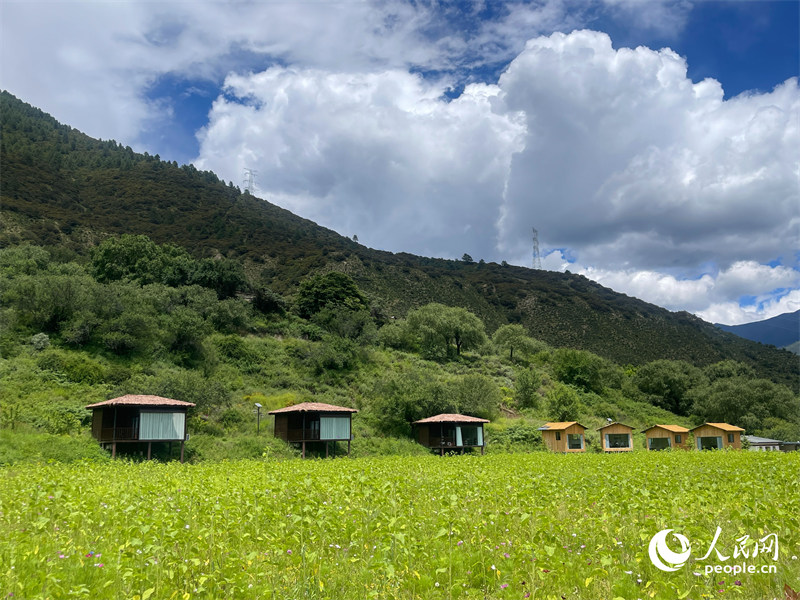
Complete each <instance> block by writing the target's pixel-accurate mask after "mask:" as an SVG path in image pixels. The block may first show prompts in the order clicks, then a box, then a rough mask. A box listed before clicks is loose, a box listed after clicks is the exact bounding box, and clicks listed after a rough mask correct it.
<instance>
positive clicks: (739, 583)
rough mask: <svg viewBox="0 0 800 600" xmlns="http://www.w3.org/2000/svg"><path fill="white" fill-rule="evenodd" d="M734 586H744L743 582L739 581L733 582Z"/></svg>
mask: <svg viewBox="0 0 800 600" xmlns="http://www.w3.org/2000/svg"><path fill="white" fill-rule="evenodd" d="M733 585H742V582H741V581H740V580H738V579H737V580H736V581H734V582H733Z"/></svg>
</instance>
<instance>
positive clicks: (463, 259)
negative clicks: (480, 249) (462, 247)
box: [461, 252, 475, 263]
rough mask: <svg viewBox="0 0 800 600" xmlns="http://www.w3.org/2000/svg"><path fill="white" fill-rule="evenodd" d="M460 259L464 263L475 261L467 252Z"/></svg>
mask: <svg viewBox="0 0 800 600" xmlns="http://www.w3.org/2000/svg"><path fill="white" fill-rule="evenodd" d="M461 260H462V261H464V262H465V263H473V262H475V261H474V260H472V257H471V256H470V255H469V254H467V253H466V252H465V253H464V255H463V256H462V257H461Z"/></svg>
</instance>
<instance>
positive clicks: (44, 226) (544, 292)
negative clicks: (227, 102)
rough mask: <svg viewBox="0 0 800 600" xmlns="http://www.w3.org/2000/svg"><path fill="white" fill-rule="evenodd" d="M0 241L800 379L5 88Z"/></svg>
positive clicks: (701, 337) (624, 360) (665, 314)
mask: <svg viewBox="0 0 800 600" xmlns="http://www.w3.org/2000/svg"><path fill="white" fill-rule="evenodd" d="M0 133H1V134H2V137H1V138H0V164H1V165H2V179H0V209H1V210H0V246H7V245H10V244H18V243H22V242H31V243H35V244H41V245H53V246H60V247H62V248H64V249H65V251H73V252H77V253H78V254H85V253H86V252H87V250H88V249H89V248H91V247H92V246H93V245H95V244H96V243H97V242H98V241H99V240H102V239H103V238H104V237H106V236H108V235H114V234H122V233H135V234H145V235H147V236H149V237H150V238H152V239H153V240H154V241H156V242H159V243H165V242H171V243H174V244H178V245H181V246H183V247H185V248H186V249H187V250H189V251H190V252H191V253H192V254H193V255H195V256H197V257H217V256H224V257H228V258H231V259H236V260H239V261H242V263H243V264H244V267H245V271H246V273H247V274H248V277H249V278H250V280H251V281H252V282H254V283H255V282H259V283H263V284H266V285H268V286H269V287H270V288H272V289H273V290H274V291H276V292H278V293H280V294H283V295H286V296H291V295H292V294H293V293H294V291H295V289H296V287H297V285H298V283H299V282H300V281H301V280H302V279H304V278H305V277H307V276H308V275H309V274H311V273H314V272H324V271H328V270H339V271H344V272H346V273H348V274H349V275H351V276H352V277H353V278H354V279H355V280H356V282H357V283H358V285H359V286H360V288H361V289H362V290H363V291H365V292H366V293H367V294H368V295H369V296H370V298H371V299H372V301H373V305H374V306H375V307H376V308H377V309H378V310H380V311H382V312H383V313H384V314H385V315H386V316H387V317H392V316H397V317H400V316H403V315H405V313H406V312H407V311H408V310H409V309H411V308H414V307H417V306H421V305H423V304H426V303H429V302H434V301H436V302H442V303H444V304H448V305H453V306H463V307H465V308H467V309H469V310H470V311H472V312H474V313H475V314H476V315H478V316H479V317H480V318H481V319H482V320H483V321H484V322H485V323H486V326H487V328H488V329H489V332H490V333H491V331H493V330H494V329H496V328H497V327H498V326H500V325H502V324H505V323H521V324H522V325H524V326H525V327H526V328H527V329H528V331H529V332H530V334H531V335H532V336H534V337H536V338H539V339H541V340H543V341H545V342H547V343H548V344H551V345H553V346H556V347H572V348H579V349H584V350H589V351H591V352H594V353H596V354H599V355H601V356H605V357H607V358H610V359H612V360H614V361H616V362H618V363H619V364H634V365H637V364H643V363H645V362H649V361H652V360H656V359H660V358H667V359H682V360H686V361H689V362H691V363H694V364H696V365H698V366H702V365H707V364H711V363H715V362H718V361H721V360H725V359H733V360H736V361H741V362H745V363H747V364H750V365H752V366H753V367H754V368H755V369H756V372H757V373H758V374H759V375H761V376H763V377H768V378H770V379H772V380H774V381H777V382H781V383H786V384H788V385H790V386H791V387H792V389H797V388H798V383H800V373H799V372H798V369H797V362H796V356H794V355H793V354H791V353H789V352H786V351H781V350H776V349H774V348H769V347H766V346H763V345H760V344H756V343H753V342H751V341H748V340H745V339H742V338H740V337H737V336H734V335H732V334H730V333H728V332H725V331H722V330H720V329H718V328H717V327H714V326H713V325H711V324H709V323H706V322H704V321H702V320H701V319H699V318H697V317H695V316H693V315H691V314H689V313H685V312H680V313H672V312H669V311H667V310H665V309H663V308H660V307H657V306H654V305H652V304H648V303H646V302H643V301H641V300H638V299H636V298H631V297H628V296H626V295H624V294H620V293H617V292H614V291H613V290H611V289H608V288H605V287H603V286H601V285H599V284H597V283H595V282H593V281H591V280H589V279H587V278H585V277H583V276H580V275H576V274H571V273H569V272H567V273H555V272H550V271H540V270H532V269H527V268H523V267H515V266H510V265H506V264H502V265H499V264H496V263H483V262H482V261H479V262H477V263H474V262H473V263H466V262H463V261H455V260H445V259H437V258H425V257H420V256H415V255H412V254H406V253H398V254H393V253H390V252H383V251H378V250H373V249H371V248H367V247H365V246H362V245H360V244H358V243H356V242H354V241H353V240H351V239H349V238H346V237H343V236H341V235H339V234H337V233H336V232H334V231H331V230H329V229H325V228H323V227H320V226H318V225H316V224H315V223H313V222H311V221H309V220H306V219H302V218H300V217H298V216H296V215H294V214H292V213H290V212H289V211H286V210H284V209H282V208H279V207H277V206H275V205H273V204H270V203H269V202H266V201H264V200H262V199H259V198H256V197H254V196H252V195H249V194H247V193H245V194H242V193H241V192H240V190H239V189H238V188H237V187H235V186H234V185H233V184H231V183H229V184H226V183H225V182H223V181H220V180H219V178H218V177H217V176H216V175H215V174H214V173H211V172H208V171H199V170H197V169H196V168H194V167H193V166H191V165H183V166H178V164H177V163H175V162H166V161H162V160H161V159H160V157H159V156H158V155H156V156H150V155H148V154H147V153H145V154H138V153H135V152H134V151H133V150H132V149H131V148H129V147H123V146H121V145H119V144H117V143H116V142H114V141H102V140H96V139H93V138H90V137H89V136H87V135H85V134H83V133H81V132H79V131H77V130H75V129H73V128H71V127H69V126H66V125H62V124H60V123H58V122H57V121H56V120H55V119H54V118H52V117H51V116H49V115H47V114H45V113H43V112H42V111H40V110H39V109H37V108H34V107H32V106H30V105H28V104H26V103H24V102H22V101H20V100H19V99H17V98H15V97H14V96H12V95H11V94H9V93H7V92H2V93H0Z"/></svg>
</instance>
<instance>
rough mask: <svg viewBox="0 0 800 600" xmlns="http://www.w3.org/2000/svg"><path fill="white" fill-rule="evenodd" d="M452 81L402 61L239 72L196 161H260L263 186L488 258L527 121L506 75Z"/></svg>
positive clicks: (433, 251)
mask: <svg viewBox="0 0 800 600" xmlns="http://www.w3.org/2000/svg"><path fill="white" fill-rule="evenodd" d="M442 92H443V88H442V86H441V84H436V83H430V82H427V81H425V80H424V79H423V78H422V77H420V76H418V75H412V74H409V73H408V72H406V71H397V70H395V71H384V72H380V73H369V74H358V73H329V72H325V71H320V70H311V69H301V70H298V69H289V68H280V67H275V68H272V69H269V70H267V71H264V72H262V73H257V74H250V75H236V76H231V77H229V78H228V79H227V81H226V94H225V96H222V97H220V98H219V99H218V100H217V101H216V102H215V103H214V107H213V109H212V112H211V116H210V122H209V125H208V127H207V128H206V129H205V130H204V132H203V133H202V135H201V153H200V158H199V160H198V161H197V164H198V166H199V167H201V168H209V167H213V169H214V170H215V171H217V172H218V173H221V174H223V176H225V177H226V178H230V179H237V178H238V176H239V174H240V173H241V172H242V169H243V168H244V167H245V166H253V167H255V168H257V170H258V178H259V182H261V187H262V190H263V193H262V194H261V195H262V196H263V197H265V198H266V199H268V200H271V201H274V202H276V203H278V204H281V205H282V206H284V207H286V208H289V209H290V210H295V211H297V212H300V213H301V214H303V215H304V216H307V217H309V218H312V219H314V220H316V221H318V222H319V223H321V224H323V225H326V226H329V227H332V228H334V229H336V230H337V231H340V232H344V233H347V234H353V233H355V234H357V235H358V236H359V239H360V240H361V241H362V242H363V243H366V244H369V245H374V246H378V247H381V248H386V249H391V250H395V251H401V250H406V251H407V250H409V249H410V247H411V249H413V250H414V251H416V252H418V253H422V254H427V255H435V256H451V255H453V254H454V253H455V254H456V255H457V256H460V255H461V253H463V252H469V253H473V252H474V253H476V258H477V257H478V256H481V253H480V252H479V251H480V250H485V249H486V248H487V247H491V246H492V244H493V243H492V241H491V240H492V238H493V237H494V235H495V233H496V232H495V229H494V225H493V224H494V220H495V217H496V211H497V206H498V204H499V202H500V201H501V197H502V194H503V188H504V185H505V182H506V180H507V178H508V169H509V165H510V162H511V155H512V153H513V152H515V151H517V150H519V149H521V147H522V146H521V139H522V136H523V135H524V125H523V124H522V122H521V116H520V115H518V114H516V113H511V112H508V111H506V110H505V109H504V108H502V104H503V99H502V94H501V93H500V90H499V89H498V88H497V87H496V86H487V85H483V84H472V85H469V86H467V88H466V89H465V90H464V93H463V94H461V96H459V97H458V98H457V99H455V100H453V101H450V102H447V101H444V100H443V99H442V97H441V95H442Z"/></svg>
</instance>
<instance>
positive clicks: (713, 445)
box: [697, 437, 722, 450]
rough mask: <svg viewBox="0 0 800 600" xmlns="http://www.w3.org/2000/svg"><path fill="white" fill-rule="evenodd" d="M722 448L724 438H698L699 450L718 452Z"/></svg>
mask: <svg viewBox="0 0 800 600" xmlns="http://www.w3.org/2000/svg"><path fill="white" fill-rule="evenodd" d="M718 448H722V437H699V438H697V449H698V450H716V449H718Z"/></svg>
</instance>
